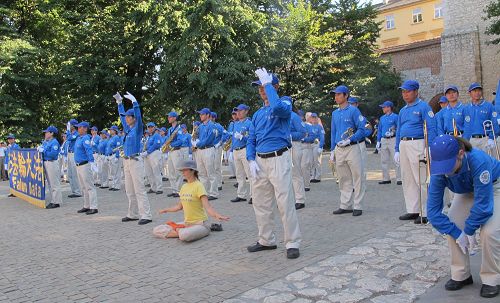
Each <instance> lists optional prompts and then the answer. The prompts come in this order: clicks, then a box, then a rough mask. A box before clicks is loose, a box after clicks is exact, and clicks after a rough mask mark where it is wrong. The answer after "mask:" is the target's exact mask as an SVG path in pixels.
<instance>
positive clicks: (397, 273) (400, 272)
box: [387, 266, 413, 279]
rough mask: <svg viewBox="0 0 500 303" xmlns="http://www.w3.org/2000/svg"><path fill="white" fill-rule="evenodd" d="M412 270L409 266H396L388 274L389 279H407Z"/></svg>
mask: <svg viewBox="0 0 500 303" xmlns="http://www.w3.org/2000/svg"><path fill="white" fill-rule="evenodd" d="M412 272H413V271H412V269H411V268H410V267H408V266H396V267H394V268H392V269H391V270H389V271H388V272H387V276H388V277H389V278H392V279H394V278H401V277H406V276H408V275H410V274H411V273H412Z"/></svg>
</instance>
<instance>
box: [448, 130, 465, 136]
mask: <svg viewBox="0 0 500 303" xmlns="http://www.w3.org/2000/svg"><path fill="white" fill-rule="evenodd" d="M463 133H464V132H463V131H457V134H459V135H462V134H463ZM448 135H450V136H453V135H455V133H454V132H448Z"/></svg>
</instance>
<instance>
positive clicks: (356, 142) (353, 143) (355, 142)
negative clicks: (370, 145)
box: [339, 140, 365, 147]
mask: <svg viewBox="0 0 500 303" xmlns="http://www.w3.org/2000/svg"><path fill="white" fill-rule="evenodd" d="M361 142H365V140H361V141H354V142H351V143H349V144H347V145H344V146H339V147H348V146H351V145H355V144H359V143H361Z"/></svg>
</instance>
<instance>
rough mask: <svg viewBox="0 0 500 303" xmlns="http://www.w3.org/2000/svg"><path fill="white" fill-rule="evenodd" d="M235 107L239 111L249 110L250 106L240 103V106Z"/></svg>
mask: <svg viewBox="0 0 500 303" xmlns="http://www.w3.org/2000/svg"><path fill="white" fill-rule="evenodd" d="M235 109H236V110H237V111H238V110H249V109H250V107H249V106H248V105H246V104H240V105H238V106H236V107H235Z"/></svg>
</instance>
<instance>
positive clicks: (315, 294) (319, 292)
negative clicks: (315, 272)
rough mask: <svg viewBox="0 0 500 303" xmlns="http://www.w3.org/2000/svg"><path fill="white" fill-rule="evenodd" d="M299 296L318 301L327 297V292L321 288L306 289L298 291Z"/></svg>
mask: <svg viewBox="0 0 500 303" xmlns="http://www.w3.org/2000/svg"><path fill="white" fill-rule="evenodd" d="M298 293H299V295H301V296H305V297H312V298H316V299H318V298H319V297H323V296H326V294H327V292H326V290H324V289H321V288H306V289H302V290H299V291H298Z"/></svg>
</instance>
